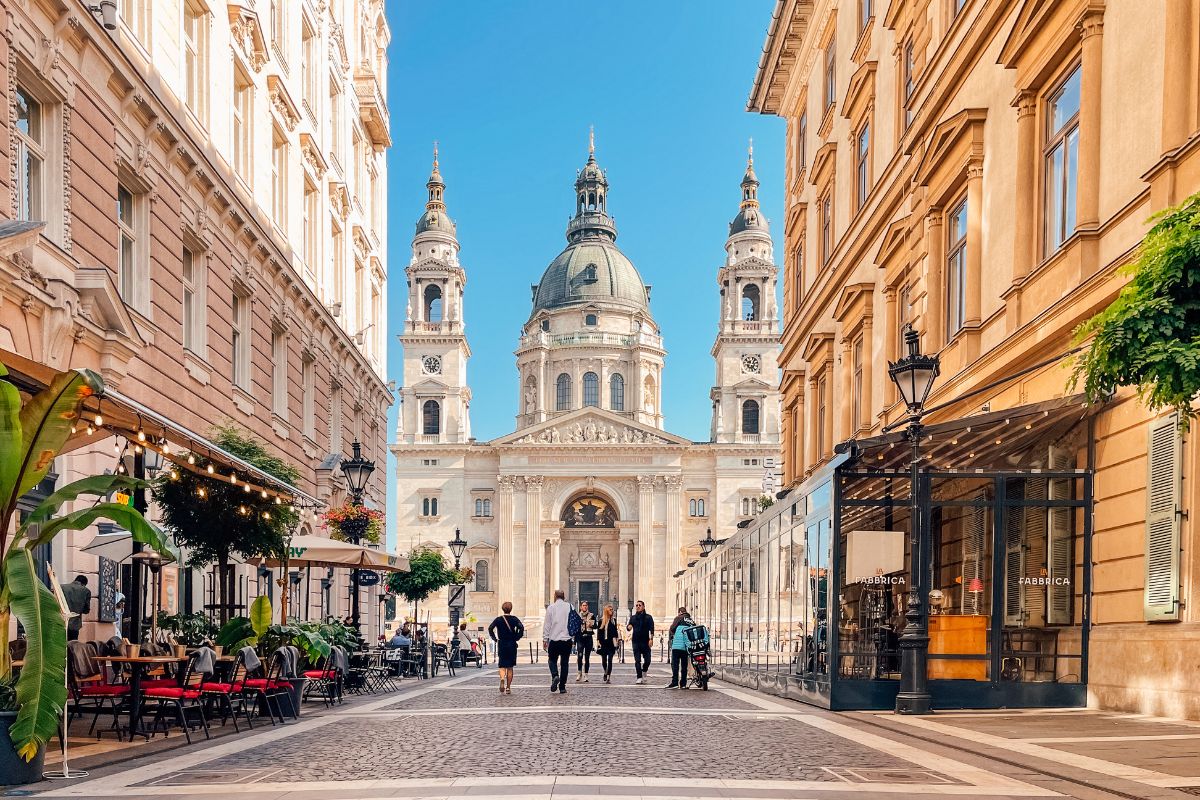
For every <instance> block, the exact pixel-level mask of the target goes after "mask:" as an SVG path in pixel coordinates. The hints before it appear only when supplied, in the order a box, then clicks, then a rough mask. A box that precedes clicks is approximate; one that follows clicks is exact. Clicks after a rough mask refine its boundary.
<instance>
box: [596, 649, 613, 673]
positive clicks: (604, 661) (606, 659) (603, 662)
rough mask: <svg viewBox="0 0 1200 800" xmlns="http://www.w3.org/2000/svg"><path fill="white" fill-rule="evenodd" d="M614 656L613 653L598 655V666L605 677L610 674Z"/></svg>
mask: <svg viewBox="0 0 1200 800" xmlns="http://www.w3.org/2000/svg"><path fill="white" fill-rule="evenodd" d="M614 655H616V654H615V653H601V654H600V666H601V667H603V668H604V674H605V675H611V674H612V665H613V656H614Z"/></svg>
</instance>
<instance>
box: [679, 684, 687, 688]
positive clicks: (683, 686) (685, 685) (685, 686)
mask: <svg viewBox="0 0 1200 800" xmlns="http://www.w3.org/2000/svg"><path fill="white" fill-rule="evenodd" d="M679 688H680V689H686V688H687V684H686V683H685V684H683V685H682V686H680V687H679Z"/></svg>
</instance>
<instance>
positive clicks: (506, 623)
mask: <svg viewBox="0 0 1200 800" xmlns="http://www.w3.org/2000/svg"><path fill="white" fill-rule="evenodd" d="M512 607H513V606H512V603H509V602H505V603H504V605H502V606H501V607H500V608H501V609H502V610H503V611H504V613H503V614H501V615H500V616H498V617H496V618H495V619H494V620H492V624H491V625H489V626H488V635H489V636H491V637H492V641H494V642H495V643H496V657H497V662H498V665H499V670H500V694H512V682H513V667H515V666H516V665H517V641H518V640H519V639H520V638H521V637H522V636H524V635H525V626H524V625H522V624H521V620H519V619H517V618H516V617H514V616H513V615H512Z"/></svg>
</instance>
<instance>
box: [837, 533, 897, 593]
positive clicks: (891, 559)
mask: <svg viewBox="0 0 1200 800" xmlns="http://www.w3.org/2000/svg"><path fill="white" fill-rule="evenodd" d="M903 572H904V531H850V532H849V533H848V534H846V583H847V584H851V583H864V584H873V585H875V586H903V585H904V584H905V582H906V581H905V578H904V576H903V575H900V574H896V573H903Z"/></svg>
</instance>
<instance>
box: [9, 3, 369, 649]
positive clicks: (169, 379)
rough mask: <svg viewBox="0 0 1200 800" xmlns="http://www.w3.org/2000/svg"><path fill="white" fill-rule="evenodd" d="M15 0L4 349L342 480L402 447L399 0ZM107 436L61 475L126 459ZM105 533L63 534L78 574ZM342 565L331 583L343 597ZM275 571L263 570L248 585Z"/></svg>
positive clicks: (336, 489)
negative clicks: (396, 255)
mask: <svg viewBox="0 0 1200 800" xmlns="http://www.w3.org/2000/svg"><path fill="white" fill-rule="evenodd" d="M0 7H3V9H4V12H5V13H4V22H3V25H4V29H3V37H2V39H3V44H0V48H2V49H3V53H2V58H0V64H2V65H3V69H4V73H5V80H4V82H3V84H2V86H3V94H4V98H5V102H6V103H7V106H8V109H9V114H8V115H6V116H5V118H4V123H3V127H4V130H5V141H6V145H5V146H4V147H3V148H0V159H3V160H4V161H5V162H6V163H5V166H4V167H3V168H0V182H2V183H3V192H2V193H0V209H2V211H0V214H2V216H4V217H5V218H7V219H9V220H12V221H17V222H20V221H30V222H31V224H34V225H36V224H38V223H40V224H41V227H40V229H39V230H38V232H37V233H36V234H34V235H33V237H32V238H26V239H23V240H20V241H14V243H13V245H12V246H11V247H7V248H6V250H7V251H8V252H6V254H5V256H4V257H3V258H0V360H3V361H4V362H5V363H7V364H8V366H9V368H10V369H14V368H15V369H16V370H18V371H24V372H26V373H37V372H38V371H39V369H41V370H45V369H56V370H57V369H68V368H75V367H90V368H92V369H95V370H97V371H99V372H101V373H102V374H103V376H104V378H105V380H106V383H107V385H108V386H109V387H110V388H112V389H115V390H117V391H119V392H120V393H121V394H122V395H124V396H126V397H128V398H130V399H131V400H132V401H134V402H136V403H137V404H139V405H140V406H141V407H144V408H146V409H148V410H150V411H151V412H153V413H154V414H155V415H157V417H161V418H163V419H165V420H168V421H170V422H171V423H172V424H174V425H178V426H180V427H181V428H183V429H186V430H190V431H194V432H196V433H198V434H200V435H207V434H208V432H209V431H210V430H211V429H212V427H213V426H214V425H217V424H219V423H222V422H226V421H232V422H233V423H235V424H237V425H238V426H240V427H243V428H245V429H247V430H249V431H250V432H252V433H253V434H255V435H256V436H258V437H260V438H261V439H263V440H264V441H265V442H266V443H267V444H268V446H269V447H270V449H272V450H273V451H275V452H277V453H278V454H279V455H281V456H283V457H284V458H286V459H287V460H288V461H290V462H291V463H292V464H294V465H295V466H296V467H298V468H299V469H300V471H301V474H302V476H303V477H302V480H301V482H300V485H299V486H298V487H296V488H298V489H300V490H302V491H304V492H305V493H307V494H309V495H311V496H312V497H314V498H319V499H320V500H321V501H323V502H331V501H336V500H338V499H339V498H340V497H341V496H342V483H343V481H342V479H341V476H340V474H339V473H340V470H338V468H337V467H338V463H339V460H340V458H341V457H342V456H343V454H347V453H349V450H350V443H351V441H352V440H355V439H357V440H359V441H361V442H362V445H363V451H364V454H365V455H366V456H367V457H368V458H374V459H375V460H376V461H377V462H378V463H379V464H380V465H382V464H383V462H384V460H385V456H386V450H385V444H386V440H385V435H386V434H385V427H386V425H385V415H386V411H387V408H388V406H389V404H390V402H391V397H390V393H389V391H388V389H387V387H386V385H385V382H384V379H383V365H384V342H385V340H384V331H385V330H386V326H387V320H386V314H385V305H384V298H385V296H386V289H387V272H386V267H385V264H386V258H387V251H386V230H387V208H386V203H385V200H384V198H385V192H384V186H385V184H386V164H385V158H384V156H385V150H386V148H387V147H388V146H389V145H390V139H389V133H388V112H387V106H386V103H385V102H384V99H383V98H384V96H385V92H386V86H385V75H386V68H387V60H386V48H387V46H388V39H389V36H390V34H389V30H388V26H387V22H386V20H385V19H384V16H383V11H382V3H381V2H367V0H361V1H358V0H340V1H335V2H320V3H315V2H299V0H297V2H287V3H286V4H285V3H283V2H281V0H272V1H270V2H264V1H261V0H260V2H258V3H242V2H230V3H225V2H212V0H182V2H179V3H150V2H147V1H146V0H122V2H121V3H120V4H119V11H120V13H119V22H118V24H117V25H116V28H115V29H114V30H111V31H110V30H106V29H105V28H104V27H103V26H102V24H101V20H100V18H99V17H98V16H93V14H92V13H91V12H89V10H88V4H86V3H82V2H68V3H65V4H64V3H41V2H33V3H15V2H5V3H0ZM163 435H164V436H166V435H167V433H166V431H164V434H163ZM111 438H112V437H109V438H108V439H104V440H103V441H99V439H100V437H97V439H98V440H97V442H96V443H95V444H94V445H89V446H86V447H82V448H80V449H77V450H75V451H74V452H73V453H72V454H71V455H70V456H67V457H64V458H63V459H61V462H62V463H60V464H59V465H57V466H56V470H57V472H58V473H59V474H60V475H62V476H64V477H67V478H69V477H70V476H72V475H79V474H88V473H94V472H100V471H103V470H104V469H109V470H111V469H114V468H115V466H116V461H115V458H116V457H115V456H114V448H113V444H112V441H111ZM185 446H186V445H185ZM383 472H384V470H383V469H380V470H378V471H377V473H376V475H375V476H374V478H373V480H372V481H371V484H370V486H369V488H368V491H367V498H368V502H369V503H371V504H374V505H377V506H379V507H382V506H383V500H384V494H385V493H384V477H383ZM151 516H152V517H153V511H152V512H151ZM305 527H306V529H311V528H313V527H315V521H314V520H313V518H312V516H311V512H310V514H309V517H308V518H307V519H306V522H305ZM88 538H89V535H88V534H87V533H84V534H81V536H80V538H79V540H78V541H72V540H69V539H68V538H67V537H59V540H58V541H57V542H56V544H55V550H54V552H53V554H51V555H50V556H48V557H49V558H50V560H52V561H53V562H54V564H55V568H56V570H57V571H58V573H59V575H60V576H63V577H64V578H65V576H66V575H67V574H69V573H85V574H87V573H92V574H95V573H96V571H97V570H98V569H99V566H98V564H97V561H96V559H95V558H94V557H92V556H90V555H88V554H80V553H77V552H76V551H75V549H74V545H76V544H86V540H87V539H88ZM342 581H344V575H338V576H334V583H335V590H333V591H332V592H331V593H327V595H323V594H322V592H321V589H320V588H318V586H317V582H316V579H315V578H314V579H313V581H312V587H311V591H312V598H313V599H312V603H314V604H318V603H322V602H325V603H326V606H329V603H328V601H327V600H326V597H327V596H330V597H333V598H335V599H338V600H340V603H339V605H338V606H337V607H336V608H335V607H332V606H329V607H326V608H325V609H324V610H325V611H326V612H327V613H344V610H345V608H346V607H347V598H346V597H345V596H341V595H344V592H343V591H337V590H336V589H337V586H336V584H340V583H341V582H342ZM269 583H270V579H269V578H268V577H267V576H258V575H256V574H254V573H253V571H252V570H249V569H248V568H247V572H246V574H245V575H243V576H242V577H241V578H240V579H239V589H238V592H239V598H240V602H242V603H243V604H245V603H248V600H247V599H246V598H247V597H248V596H249V597H252V596H253V595H254V594H257V593H258V591H259V589H263V590H264V591H265V587H266V586H268V585H269ZM92 585H93V586H95V585H96V584H95V583H93V584H92ZM209 588H210V582H209V581H208V580H207V578H206V579H205V581H204V582H203V583H201V581H199V580H198V579H197V581H196V582H195V586H194V590H193V591H192V593H191V594H190V595H188V597H186V598H184V599H182V600H181V603H180V605H181V607H185V606H186V607H187V608H189V609H191V608H198V607H199V606H200V605H201V604H202V603H204V602H208V600H207V599H205V598H206V597H207V596H208V595H206V590H207V589H209ZM85 635H86V634H85Z"/></svg>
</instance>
